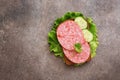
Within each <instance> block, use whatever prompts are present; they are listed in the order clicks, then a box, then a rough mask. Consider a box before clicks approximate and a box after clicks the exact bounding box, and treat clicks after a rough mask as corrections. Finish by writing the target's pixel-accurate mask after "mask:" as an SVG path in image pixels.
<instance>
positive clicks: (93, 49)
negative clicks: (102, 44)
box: [48, 12, 98, 58]
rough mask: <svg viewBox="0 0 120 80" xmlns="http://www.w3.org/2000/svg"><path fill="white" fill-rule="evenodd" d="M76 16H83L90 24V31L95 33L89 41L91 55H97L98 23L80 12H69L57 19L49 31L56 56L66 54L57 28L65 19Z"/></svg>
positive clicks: (50, 42)
mask: <svg viewBox="0 0 120 80" xmlns="http://www.w3.org/2000/svg"><path fill="white" fill-rule="evenodd" d="M76 17H83V18H84V19H85V20H86V21H87V22H88V24H89V29H88V30H89V31H90V32H91V33H92V34H93V40H92V41H91V42H89V44H90V48H91V57H92V58H93V57H94V56H95V55H96V48H97V46H98V37H97V29H96V25H95V24H94V23H93V21H92V19H91V18H86V17H85V16H84V15H83V14H82V13H80V12H67V13H66V14H65V15H64V16H62V17H60V18H58V19H56V20H55V21H54V24H53V26H52V29H51V31H50V32H49V33H48V43H49V44H50V51H51V52H54V55H55V56H58V57H62V58H63V56H64V53H63V50H62V47H61V45H60V43H59V42H58V39H57V35H56V29H57V27H58V26H59V25H60V24H61V23H62V22H64V21H66V20H69V19H73V20H74V19H75V18H76Z"/></svg>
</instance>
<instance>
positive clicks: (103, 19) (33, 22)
mask: <svg viewBox="0 0 120 80" xmlns="http://www.w3.org/2000/svg"><path fill="white" fill-rule="evenodd" d="M67 11H80V12H82V13H84V15H86V16H89V17H92V18H93V19H94V22H95V23H96V24H97V28H98V31H99V32H98V34H99V42H100V44H99V47H98V49H97V56H96V57H95V58H94V59H93V60H92V61H91V62H90V63H87V64H85V65H83V66H81V67H69V66H66V65H65V64H64V63H63V61H62V60H61V59H60V58H57V57H55V56H54V55H53V54H52V53H50V52H49V45H48V43H47V34H48V32H49V31H50V29H51V25H52V23H53V21H54V20H55V19H56V18H57V17H60V16H62V15H63V14H64V13H66V12H67ZM0 80H120V0H0Z"/></svg>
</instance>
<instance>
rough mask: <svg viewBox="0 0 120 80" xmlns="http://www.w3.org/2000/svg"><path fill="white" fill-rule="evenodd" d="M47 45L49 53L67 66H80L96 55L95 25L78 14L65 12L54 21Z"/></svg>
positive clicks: (87, 18) (96, 37) (96, 36)
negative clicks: (60, 59)
mask: <svg viewBox="0 0 120 80" xmlns="http://www.w3.org/2000/svg"><path fill="white" fill-rule="evenodd" d="M48 43H49V47H50V52H52V53H54V55H55V56H57V57H61V58H62V59H63V61H64V62H65V63H66V64H67V65H75V66H79V65H82V64H84V63H87V62H89V61H91V59H92V58H94V57H95V55H96V49H97V47H98V44H99V42H98V35H97V28H96V25H95V23H94V22H93V20H92V18H89V17H86V16H84V15H83V14H82V13H80V12H67V13H65V14H64V15H63V16H62V17H60V18H57V19H56V20H55V21H54V24H53V26H52V28H51V30H50V32H49V33H48Z"/></svg>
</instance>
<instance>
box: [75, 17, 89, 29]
mask: <svg viewBox="0 0 120 80" xmlns="http://www.w3.org/2000/svg"><path fill="white" fill-rule="evenodd" d="M75 22H76V23H77V24H78V25H79V26H80V28H81V29H85V28H87V22H86V21H85V20H84V19H83V18H82V17H77V18H75Z"/></svg>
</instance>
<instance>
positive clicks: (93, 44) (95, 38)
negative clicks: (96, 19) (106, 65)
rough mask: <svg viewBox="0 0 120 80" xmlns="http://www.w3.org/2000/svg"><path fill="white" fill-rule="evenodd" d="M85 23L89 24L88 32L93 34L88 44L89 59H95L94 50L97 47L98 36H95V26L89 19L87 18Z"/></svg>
mask: <svg viewBox="0 0 120 80" xmlns="http://www.w3.org/2000/svg"><path fill="white" fill-rule="evenodd" d="M87 22H88V24H89V31H90V32H91V33H92V34H93V40H92V41H91V42H90V43H89V44H90V50H91V58H93V57H95V55H96V49H97V47H98V44H99V42H98V35H97V28H96V25H95V24H94V23H93V20H92V19H91V18H87Z"/></svg>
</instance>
